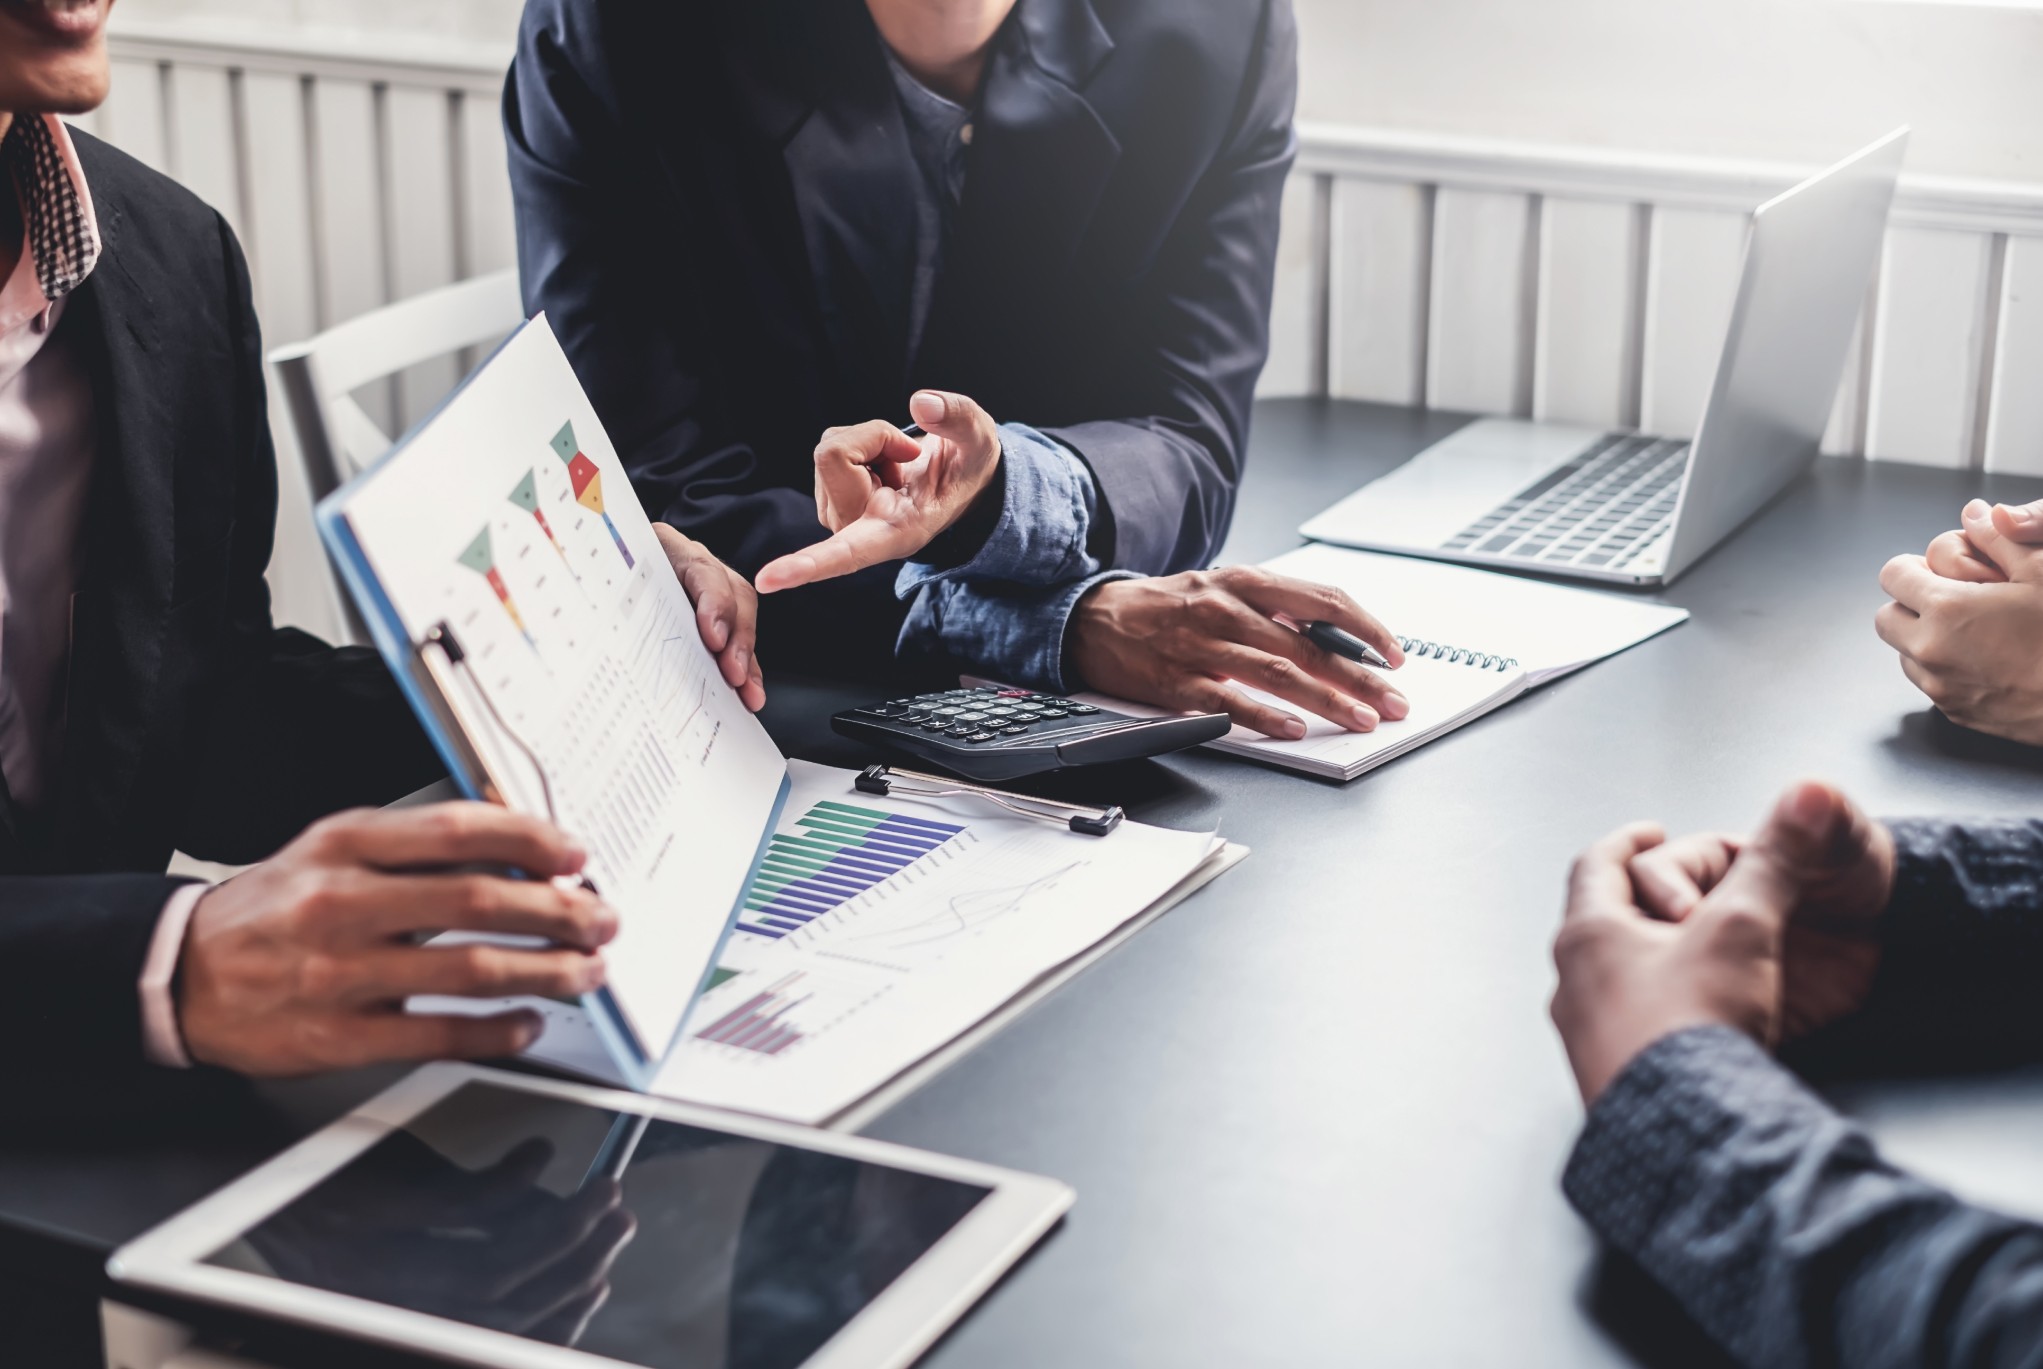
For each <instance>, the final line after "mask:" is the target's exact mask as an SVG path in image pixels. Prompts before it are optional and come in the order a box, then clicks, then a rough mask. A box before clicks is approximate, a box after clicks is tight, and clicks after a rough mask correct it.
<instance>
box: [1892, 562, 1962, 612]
mask: <svg viewBox="0 0 2043 1369" xmlns="http://www.w3.org/2000/svg"><path fill="white" fill-rule="evenodd" d="M1950 583H1951V582H1950V581H1948V580H1946V579H1944V578H1943V577H1942V576H1940V575H1938V574H1937V573H1936V572H1935V571H1933V570H1931V569H1930V568H1929V562H1928V561H1927V560H1925V559H1924V558H1923V557H1920V556H1896V557H1894V558H1893V559H1892V560H1890V561H1888V562H1887V564H1886V565H1884V566H1882V567H1881V568H1880V588H1881V589H1883V590H1886V591H1887V594H1888V597H1889V598H1891V599H1893V600H1894V601H1895V602H1896V603H1898V604H1900V605H1902V606H1903V607H1905V608H1910V609H1913V610H1915V612H1917V613H1922V612H1925V611H1926V610H1928V608H1929V607H1930V606H1931V605H1933V604H1934V603H1936V602H1937V600H1938V599H1939V598H1941V597H1942V596H1943V594H1944V593H1945V592H1946V591H1947V590H1948V588H1949V586H1950Z"/></svg>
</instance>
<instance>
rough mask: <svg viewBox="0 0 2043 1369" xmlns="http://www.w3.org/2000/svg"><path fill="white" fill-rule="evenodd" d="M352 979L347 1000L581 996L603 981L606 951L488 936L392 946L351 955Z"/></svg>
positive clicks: (344, 997)
mask: <svg viewBox="0 0 2043 1369" xmlns="http://www.w3.org/2000/svg"><path fill="white" fill-rule="evenodd" d="M339 973H341V974H343V975H345V976H346V977H347V978H348V979H349V981H350V983H349V986H348V989H347V991H346V992H345V993H344V994H343V995H342V1001H344V1002H347V1003H350V1004H353V1005H361V1004H368V1003H384V1002H402V1001H403V1000H404V999H407V998H410V997H413V996H414V995H417V994H433V995H437V996H440V997H445V998H521V997H527V996H530V997H533V998H579V997H581V996H582V995H583V994H585V993H594V992H595V991H596V990H597V989H600V988H602V987H603V982H604V977H605V967H604V964H603V959H602V957H601V956H596V955H590V954H586V953H584V952H582V951H560V950H544V951H542V950H526V949H524V948H522V947H517V946H497V945H492V944H491V943H489V942H486V941H469V942H462V943H460V944H458V945H452V946H402V947H399V946H391V947H386V948H383V949H380V950H374V951H371V952H369V953H368V954H366V955H361V956H357V957H353V958H351V959H350V960H349V961H348V962H347V963H346V968H344V969H342V970H341V971H339Z"/></svg>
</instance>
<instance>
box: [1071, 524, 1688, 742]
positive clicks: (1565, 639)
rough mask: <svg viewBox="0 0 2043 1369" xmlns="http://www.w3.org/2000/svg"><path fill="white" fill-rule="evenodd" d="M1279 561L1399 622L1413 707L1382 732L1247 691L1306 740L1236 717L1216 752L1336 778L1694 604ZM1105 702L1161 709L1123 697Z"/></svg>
mask: <svg viewBox="0 0 2043 1369" xmlns="http://www.w3.org/2000/svg"><path fill="white" fill-rule="evenodd" d="M1266 566H1267V568H1268V569H1270V570H1273V571H1276V572H1278V573H1279V574H1282V575H1290V576H1296V577H1297V578H1299V579H1301V580H1313V581H1317V582H1319V583H1321V584H1328V585H1333V586H1336V587H1337V588H1340V589H1344V590H1346V591H1347V592H1348V593H1349V594H1350V595H1351V596H1352V597H1353V598H1354V599H1355V601H1356V602H1357V603H1359V604H1361V605H1362V607H1363V608H1365V609H1367V610H1368V611H1369V612H1370V613H1371V614H1373V615H1374V616H1375V617H1376V619H1377V620H1378V621H1379V622H1381V623H1383V624H1384V626H1386V627H1388V628H1389V629H1390V630H1391V631H1392V632H1393V633H1396V634H1397V636H1398V639H1399V641H1400V642H1402V643H1403V644H1404V645H1405V663H1404V665H1403V666H1402V667H1400V668H1399V669H1397V670H1395V671H1390V672H1388V673H1387V678H1388V679H1389V680H1390V682H1391V683H1392V684H1393V685H1395V686H1397V689H1398V692H1399V693H1401V694H1403V695H1404V696H1405V698H1406V699H1407V700H1409V701H1410V703H1411V708H1412V711H1411V713H1410V714H1409V715H1408V716H1406V717H1403V718H1400V719H1399V720H1397V721H1396V722H1385V723H1382V724H1380V725H1379V726H1378V727H1377V728H1376V730H1375V731H1374V732H1350V731H1348V730H1346V729H1345V728H1341V727H1337V726H1335V725H1334V724H1333V723H1330V722H1327V721H1325V720H1324V719H1321V718H1317V717H1314V716H1312V715H1311V714H1308V713H1305V712H1304V711H1303V710H1302V709H1300V708H1299V707H1298V706H1297V705H1296V704H1290V703H1286V702H1284V701H1283V700H1281V699H1277V698H1273V697H1271V696H1270V695H1268V694H1264V693H1262V692H1261V691H1259V690H1254V689H1248V688H1246V687H1242V686H1237V687H1238V688H1241V689H1242V692H1243V693H1245V694H1249V695H1251V696H1253V697H1255V698H1258V699H1261V700H1262V701H1264V702H1265V703H1268V704H1271V705H1273V706H1275V707H1277V708H1281V709H1283V710H1285V711H1286V712H1289V713H1293V714H1297V715H1298V716H1300V717H1302V718H1304V720H1305V724H1306V733H1305V736H1303V737H1301V738H1299V739H1298V740H1297V741H1283V740H1279V739H1276V738H1271V737H1265V736H1263V735H1262V734H1261V733H1258V732H1252V731H1250V730H1249V729H1248V728H1245V727H1236V728H1235V729H1234V730H1233V731H1232V732H1230V733H1228V734H1227V735H1226V736H1225V737H1222V738H1220V739H1219V740H1218V741H1213V742H1208V743H1207V745H1208V746H1211V747H1212V748H1213V749H1214V750H1216V751H1225V752H1227V753H1229V754H1230V755H1236V756H1246V757H1248V758H1249V759H1251V760H1258V761H1264V762H1267V763H1268V764H1271V765H1279V766H1283V767H1284V768H1286V769H1289V770H1299V771H1303V772H1305V773H1307V774H1312V775H1320V776H1324V777H1326V778H1329V779H1338V780H1352V779H1354V778H1355V777H1356V776H1357V775H1361V774H1364V773H1366V772H1368V771H1370V770H1373V769H1375V768H1376V767H1377V766H1379V765H1382V764H1384V763H1386V762H1388V761H1393V760H1396V759H1397V758H1398V757H1399V756H1402V755H1404V754H1405V753H1406V752H1407V751H1411V750H1413V749H1414V748H1416V747H1420V746H1424V745H1425V744H1426V743H1427V742H1430V741H1432V740H1433V739H1434V738H1436V737H1441V736H1444V735H1446V734H1447V733H1449V732H1452V731H1453V730H1454V729H1455V728H1457V727H1460V726H1462V725H1463V724H1465V723H1469V722H1473V721H1474V720H1475V719H1477V718H1480V717H1481V716H1482V715H1483V714H1485V713H1488V712H1490V711H1491V710H1492V709H1495V708H1500V707H1502V706H1503V705H1505V704H1507V703H1509V702H1511V700H1513V699H1515V698H1517V697H1518V696H1519V695H1520V694H1523V693H1525V692H1526V691H1527V690H1530V689H1537V688H1538V687H1539V686H1541V685H1543V684H1546V683H1547V682H1549V681H1551V680H1557V679H1559V678H1560V677H1561V676H1563V675H1567V674H1570V673H1572V672H1574V671H1577V670H1580V669H1582V668H1583V667H1584V666H1587V665H1593V664H1594V663H1595V662H1597V661H1600V660H1602V659H1603V658H1604V657H1606V656H1611V655H1614V654H1616V653H1617V652H1620V651H1623V650H1625V649H1626V648H1627V647H1632V646H1636V645H1637V644H1638V643H1640V642H1643V641H1645V640H1646V639H1647V638H1648V637H1652V636H1655V635H1657V634H1658V633H1661V632H1665V631H1666V630H1667V629H1668V628H1671V627H1674V626H1675V625H1677V624H1679V623H1683V622H1686V621H1687V620H1688V611H1687V610H1686V609H1679V608H1669V607H1667V606H1666V605H1663V604H1651V603H1641V602H1639V601H1638V600H1635V599H1626V598H1621V597H1619V596H1617V595H1614V594H1600V593H1597V592H1595V591H1593V590H1583V589H1570V588H1567V587H1564V586H1561V585H1554V584H1548V583H1546V582H1545V581H1541V580H1527V579H1521V578H1519V577H1517V576H1512V575H1497V574H1493V573H1492V572H1490V571H1484V570H1471V569H1469V568H1467V567H1465V566H1451V565H1446V564H1444V563H1442V562H1438V561H1424V560H1419V559H1417V558H1415V557H1409V556H1385V555H1380V554H1378V553H1376V552H1368V551H1350V550H1347V549H1345V548H1342V547H1330V546H1325V545H1321V544H1314V545H1311V546H1305V547H1300V548H1299V549H1298V550H1296V551H1292V552H1286V553H1285V554H1284V555H1282V556H1280V557H1278V558H1277V559H1276V560H1274V561H1270V562H1267V563H1266ZM1091 701H1092V702H1096V703H1098V704H1100V705H1102V706H1103V707H1109V708H1115V709H1119V710H1120V711H1122V712H1124V713H1139V714H1154V713H1156V712H1158V711H1160V710H1157V709H1153V708H1145V707H1143V706H1141V705H1138V704H1131V703H1128V702H1126V701H1124V700H1118V699H1108V698H1104V697H1095V698H1093V699H1092V700H1091Z"/></svg>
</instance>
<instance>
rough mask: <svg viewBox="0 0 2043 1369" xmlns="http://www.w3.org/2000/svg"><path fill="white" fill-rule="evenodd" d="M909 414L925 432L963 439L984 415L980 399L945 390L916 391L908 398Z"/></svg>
mask: <svg viewBox="0 0 2043 1369" xmlns="http://www.w3.org/2000/svg"><path fill="white" fill-rule="evenodd" d="M908 413H909V415H910V416H911V417H912V418H914V420H915V421H916V422H917V423H920V424H921V425H922V426H923V428H924V429H925V430H926V431H928V432H932V433H941V434H943V435H945V436H947V437H959V436H963V435H964V434H965V433H966V432H969V431H970V430H971V429H972V428H973V427H975V426H977V424H978V423H979V421H980V419H981V418H982V417H983V416H984V411H983V410H981V409H980V407H979V404H978V401H977V400H974V399H971V398H969V397H968V396H965V395H954V394H951V393H949V392H948V391H945V390H917V391H916V392H915V393H914V394H913V395H912V396H910V397H909V400H908Z"/></svg>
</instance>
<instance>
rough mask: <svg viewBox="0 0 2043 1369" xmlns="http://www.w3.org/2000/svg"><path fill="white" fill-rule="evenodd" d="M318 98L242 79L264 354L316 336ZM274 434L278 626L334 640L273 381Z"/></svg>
mask: <svg viewBox="0 0 2043 1369" xmlns="http://www.w3.org/2000/svg"><path fill="white" fill-rule="evenodd" d="M311 98H312V94H311V82H310V80H309V78H306V77H301V76H298V75H295V74H291V73H287V72H275V71H249V72H244V73H242V76H241V110H242V118H243V123H244V128H243V137H244V138H245V139H246V145H247V163H246V170H247V182H246V185H247V200H248V223H247V226H246V228H245V229H244V230H243V246H244V247H245V248H246V249H247V251H248V254H249V262H250V267H251V269H252V271H253V273H254V276H255V308H256V313H257V315H258V316H259V317H260V318H261V320H262V330H263V341H264V344H265V346H272V347H273V346H276V345H277V344H279V343H285V342H293V341H296V340H298V339H300V338H307V337H310V336H312V335H313V334H314V333H316V332H318V331H319V291H318V282H319V268H318V254H317V252H316V251H315V247H314V234H313V226H312V197H313V192H312V172H311V158H310V156H309V155H308V154H309V151H310V149H311V146H312V133H311V128H310V126H309V123H308V115H309V112H310V107H311ZM270 431H271V432H272V433H273V434H274V435H275V437H276V445H277V487H278V501H277V543H276V550H275V552H274V553H273V554H272V555H271V558H270V574H269V578H270V586H271V594H272V600H273V602H274V604H275V612H276V615H277V618H278V620H279V621H280V622H285V623H289V624H292V625H294V626H297V627H302V628H304V629H305V630H306V631H308V632H312V633H315V634H317V635H318V636H321V637H324V638H326V639H327V640H328V641H337V640H340V637H339V633H340V632H341V631H342V627H343V624H344V622H345V619H344V618H343V617H342V616H341V612H340V606H339V601H338V599H337V598H336V596H335V592H334V587H333V583H332V579H331V577H330V575H329V573H328V571H327V565H326V555H325V553H324V552H323V551H322V550H321V548H320V543H319V538H318V535H317V533H316V532H315V530H314V528H313V526H312V497H311V493H310V490H309V487H308V486H307V485H306V483H305V471H304V467H303V465H302V464H301V463H300V459H299V455H298V443H297V441H296V439H295V438H294V437H293V435H292V431H291V421H290V416H289V414H288V413H287V412H286V410H285V406H284V397H283V394H282V392H281V391H280V390H278V389H277V387H276V385H275V384H274V383H272V384H271V386H270Z"/></svg>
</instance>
